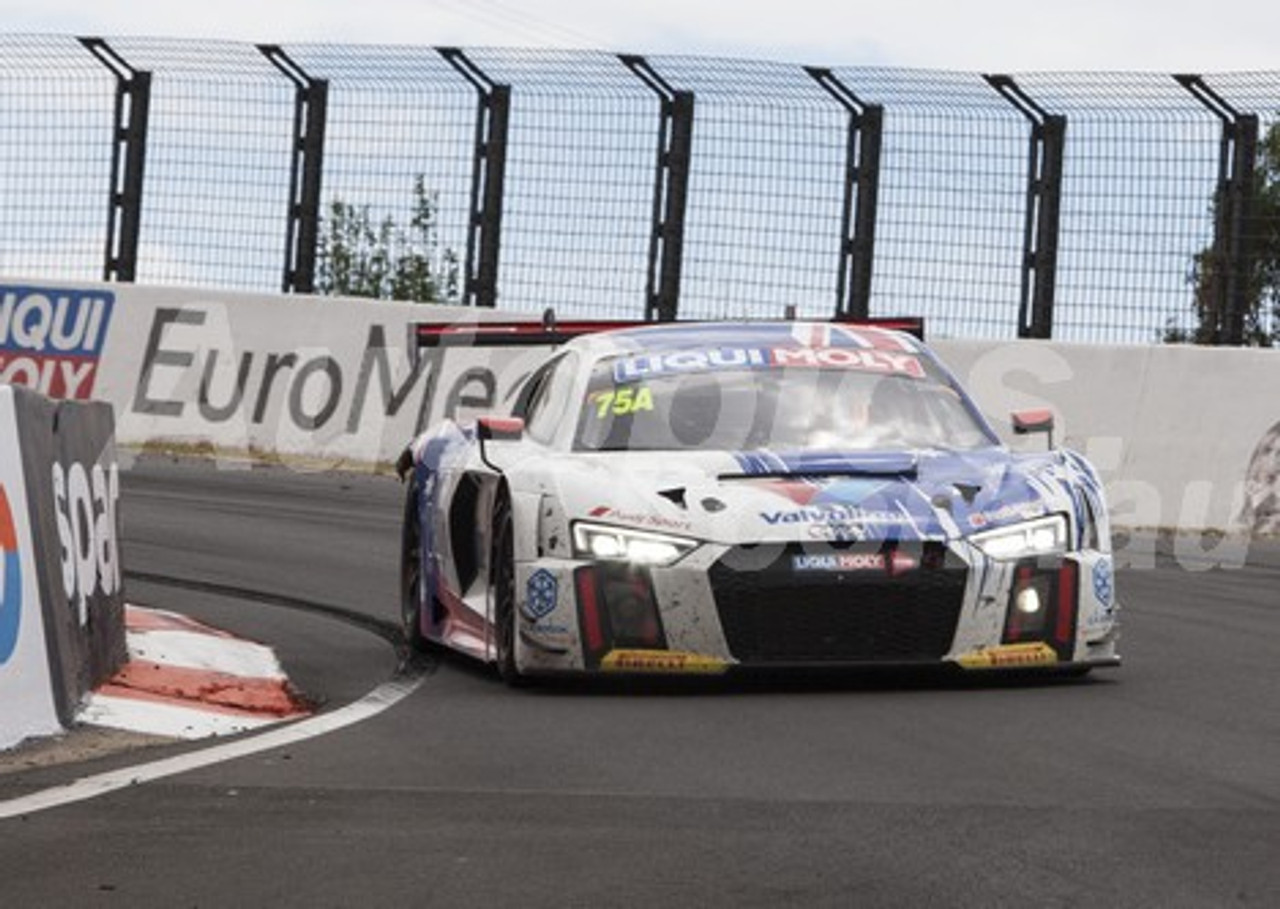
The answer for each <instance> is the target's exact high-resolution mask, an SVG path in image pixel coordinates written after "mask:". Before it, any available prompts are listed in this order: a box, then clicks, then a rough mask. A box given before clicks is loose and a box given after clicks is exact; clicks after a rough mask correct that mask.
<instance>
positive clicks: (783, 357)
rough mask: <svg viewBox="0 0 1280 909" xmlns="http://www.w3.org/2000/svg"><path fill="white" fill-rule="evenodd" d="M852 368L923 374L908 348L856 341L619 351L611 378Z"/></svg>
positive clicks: (917, 376)
mask: <svg viewBox="0 0 1280 909" xmlns="http://www.w3.org/2000/svg"><path fill="white" fill-rule="evenodd" d="M785 368H795V369H852V370H858V371H861V372H875V373H884V374H886V375H898V376H909V377H910V378H913V379H923V378H924V375H925V373H924V366H923V365H921V363H920V358H919V357H918V356H916V355H915V354H913V353H908V352H906V351H896V350H881V349H877V348H855V347H715V348H705V349H701V350H676V351H670V352H665V353H664V352H657V353H648V354H637V355H635V356H629V357H620V358H619V359H617V360H616V361H615V362H614V364H613V377H614V381H615V382H618V383H624V382H635V381H637V380H639V379H647V378H650V377H653V376H664V375H674V374H680V373H690V372H711V371H715V370H741V369H785Z"/></svg>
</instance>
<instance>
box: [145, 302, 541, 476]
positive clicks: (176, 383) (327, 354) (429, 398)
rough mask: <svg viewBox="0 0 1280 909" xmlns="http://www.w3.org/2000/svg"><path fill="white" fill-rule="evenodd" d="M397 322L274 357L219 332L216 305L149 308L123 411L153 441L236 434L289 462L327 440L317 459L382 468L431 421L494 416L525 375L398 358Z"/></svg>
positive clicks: (434, 357)
mask: <svg viewBox="0 0 1280 909" xmlns="http://www.w3.org/2000/svg"><path fill="white" fill-rule="evenodd" d="M423 315H424V316H427V315H429V313H428V312H424V313H423ZM408 324H409V323H408V322H407V321H405V322H402V323H400V324H395V323H394V322H391V323H390V324H388V323H385V322H370V323H368V324H366V325H364V326H363V327H362V328H361V329H359V330H358V331H359V333H353V332H350V329H348V332H349V333H348V335H347V337H346V338H345V339H343V340H342V341H340V342H338V343H333V344H327V345H325V346H315V347H303V346H297V345H294V346H286V345H284V344H282V345H280V346H279V347H276V346H274V345H272V344H271V336H270V335H269V334H266V333H255V332H247V331H245V330H243V328H242V327H240V326H237V330H236V331H234V332H233V331H231V330H230V327H229V325H228V322H227V316H226V314H225V312H224V311H223V310H222V309H221V308H219V307H216V306H214V307H205V306H191V305H189V306H180V307H172V308H169V307H159V308H156V309H155V310H154V312H153V314H152V317H151V324H150V326H149V328H148V330H147V334H146V343H145V345H144V348H143V351H142V358H141V362H140V365H139V368H138V372H137V377H136V381H135V382H134V391H133V395H132V401H131V403H130V411H131V413H132V414H133V415H135V416H137V417H139V418H145V419H147V420H148V421H149V423H150V426H151V429H152V431H153V434H155V435H157V436H160V437H171V438H182V437H201V436H207V437H209V438H211V439H214V440H217V441H218V442H220V443H222V444H225V443H226V440H227V439H229V438H234V437H235V436H236V435H237V434H238V433H240V434H242V435H243V438H244V441H245V443H246V444H248V445H268V444H269V445H270V447H272V448H274V449H276V450H281V451H288V450H289V449H290V447H291V446H290V445H289V444H288V441H287V440H289V439H291V438H294V437H296V438H297V439H298V449H299V451H298V453H316V452H317V445H319V447H320V449H324V448H325V447H326V446H325V443H326V442H332V443H334V444H333V446H332V447H333V448H334V449H335V450H334V451H331V452H326V453H336V454H343V455H348V456H350V455H363V456H367V457H369V458H370V459H385V458H389V457H394V455H395V454H396V453H397V452H398V451H399V448H400V447H402V446H403V445H404V444H406V443H407V442H408V441H409V439H410V438H412V437H413V436H414V435H415V434H417V433H419V432H421V431H422V430H423V429H425V428H426V427H427V426H429V425H431V424H432V423H433V422H435V421H437V420H439V419H442V418H458V417H459V416H465V415H468V414H474V413H482V412H488V411H492V410H495V409H498V408H501V407H503V406H504V401H505V400H507V399H509V397H510V392H511V389H513V388H514V387H515V386H516V385H518V383H519V381H520V379H521V378H522V377H523V376H524V375H525V374H526V370H520V369H518V367H517V368H515V369H508V368H506V367H507V365H509V361H508V363H504V364H503V368H501V369H499V368H498V365H497V364H496V363H495V364H493V365H490V364H488V363H486V362H485V360H486V359H487V358H488V357H489V356H490V352H488V351H483V352H482V351H468V350H450V352H449V356H448V358H447V361H446V358H445V357H444V353H443V351H440V350H436V351H432V352H429V353H427V354H426V355H425V356H422V357H415V358H410V357H408V356H407V355H406V352H405V349H404V346H403V344H404V341H403V340H402V339H404V338H406V337H407V335H408V330H407V329H408ZM246 338H247V339H254V338H261V339H262V340H260V341H257V342H256V343H255V342H254V341H253V340H250V341H249V342H248V343H246V340H245V339H246ZM286 338H287V335H282V336H281V340H282V341H284V340H285V339H286ZM397 342H398V343H397Z"/></svg>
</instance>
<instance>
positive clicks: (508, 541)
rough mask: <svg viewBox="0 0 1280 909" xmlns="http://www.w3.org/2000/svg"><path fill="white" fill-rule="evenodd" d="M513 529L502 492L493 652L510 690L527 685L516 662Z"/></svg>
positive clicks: (497, 507)
mask: <svg viewBox="0 0 1280 909" xmlns="http://www.w3.org/2000/svg"><path fill="white" fill-rule="evenodd" d="M512 533H513V531H512V527H511V501H510V500H509V499H508V498H507V496H506V494H505V493H503V492H500V493H499V494H498V500H497V502H495V503H494V506H493V550H492V554H491V560H490V564H489V583H490V585H491V595H492V596H493V649H494V656H495V661H496V662H497V664H498V675H499V676H501V677H502V680H503V681H504V682H506V683H507V684H508V685H511V686H519V685H521V684H523V683H524V676H522V675H521V674H520V666H519V664H518V663H517V662H516V634H517V633H518V632H517V629H516V622H517V617H516V576H515V543H514V539H513V536H512Z"/></svg>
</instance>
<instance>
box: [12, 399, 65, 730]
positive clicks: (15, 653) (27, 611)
mask: <svg viewBox="0 0 1280 909" xmlns="http://www.w3.org/2000/svg"><path fill="white" fill-rule="evenodd" d="M14 397H15V392H14V390H13V389H10V388H5V387H3V386H0V749H4V748H9V747H11V746H12V745H15V744H17V743H18V742H20V741H22V740H23V739H24V738H27V737H28V736H35V735H48V734H49V733H51V732H56V731H58V729H60V728H61V726H60V724H59V722H58V711H57V706H56V705H55V704H54V699H53V683H52V680H51V677H50V674H49V655H48V648H47V645H46V642H45V634H44V613H43V609H42V607H41V604H40V586H39V580H38V575H37V573H36V572H37V569H36V566H37V559H36V549H35V544H34V542H33V540H32V533H31V517H30V508H29V507H28V503H27V486H26V480H25V478H24V476H23V469H22V453H21V451H20V450H19V448H18V418H17V413H16V410H15V408H14V405H13V399H14Z"/></svg>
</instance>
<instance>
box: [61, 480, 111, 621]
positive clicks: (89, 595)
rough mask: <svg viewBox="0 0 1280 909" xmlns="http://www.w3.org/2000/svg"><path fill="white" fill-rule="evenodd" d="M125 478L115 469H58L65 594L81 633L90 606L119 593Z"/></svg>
mask: <svg viewBox="0 0 1280 909" xmlns="http://www.w3.org/2000/svg"><path fill="white" fill-rule="evenodd" d="M119 501H120V475H119V469H118V467H117V466H116V464H115V463H112V464H110V465H109V466H108V467H106V468H104V467H103V466H102V465H100V464H94V465H93V466H92V467H90V468H86V467H85V466H84V465H83V464H81V463H79V462H73V463H71V464H69V465H66V466H64V465H62V464H59V463H57V462H55V463H54V465H53V505H54V512H55V515H56V519H57V522H58V542H59V545H60V548H61V553H62V589H63V592H64V593H65V594H66V596H67V603H68V604H69V605H70V606H71V607H72V608H73V609H75V612H76V617H77V619H78V620H79V622H80V627H82V628H83V627H84V626H85V625H87V624H88V622H89V603H90V601H91V600H92V599H93V598H94V597H95V596H96V595H98V594H99V593H101V594H103V595H105V596H113V595H114V594H115V592H116V591H117V590H119V589H120V541H119V540H118V539H117V537H116V528H117V527H118V526H119V525H118V524H117V523H116V508H117V504H118V503H119Z"/></svg>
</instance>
